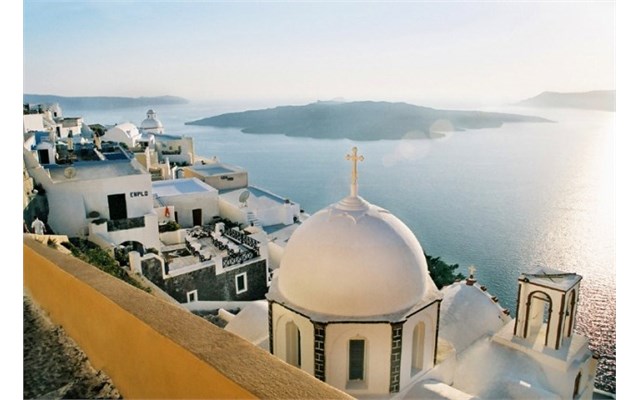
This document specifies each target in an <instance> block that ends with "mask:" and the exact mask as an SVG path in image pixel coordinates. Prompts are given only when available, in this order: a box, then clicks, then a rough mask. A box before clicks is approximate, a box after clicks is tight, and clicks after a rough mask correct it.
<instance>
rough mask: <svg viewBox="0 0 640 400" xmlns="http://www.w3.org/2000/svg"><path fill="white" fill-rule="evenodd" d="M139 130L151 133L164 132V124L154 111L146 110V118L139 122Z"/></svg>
mask: <svg viewBox="0 0 640 400" xmlns="http://www.w3.org/2000/svg"><path fill="white" fill-rule="evenodd" d="M140 131H142V132H143V133H152V134H154V135H156V134H163V133H164V126H163V125H162V122H161V121H160V120H159V119H158V116H157V115H156V112H155V111H153V110H149V111H147V118H145V119H144V120H143V121H142V122H141V123H140Z"/></svg>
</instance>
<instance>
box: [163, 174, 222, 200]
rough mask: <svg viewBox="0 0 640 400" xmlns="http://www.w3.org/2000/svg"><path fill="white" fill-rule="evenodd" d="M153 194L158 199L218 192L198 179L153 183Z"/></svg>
mask: <svg viewBox="0 0 640 400" xmlns="http://www.w3.org/2000/svg"><path fill="white" fill-rule="evenodd" d="M151 192H152V193H153V194H155V195H157V196H158V197H168V196H180V195H184V194H191V193H207V192H214V193H217V192H218V191H217V190H216V189H214V188H212V187H211V186H209V185H207V184H206V183H204V182H202V181H201V180H200V179H197V178H182V179H170V180H166V181H154V182H151Z"/></svg>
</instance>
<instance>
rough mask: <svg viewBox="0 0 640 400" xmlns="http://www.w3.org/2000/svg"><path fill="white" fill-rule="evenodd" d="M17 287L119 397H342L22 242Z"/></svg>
mask: <svg viewBox="0 0 640 400" xmlns="http://www.w3.org/2000/svg"><path fill="white" fill-rule="evenodd" d="M23 269H24V286H25V288H26V289H27V290H28V292H29V293H30V295H31V296H32V298H33V300H34V301H35V302H36V303H37V304H39V305H40V307H42V308H43V309H44V310H45V311H46V312H47V313H48V315H49V317H50V318H51V320H52V321H53V322H54V323H56V324H59V325H61V326H62V327H63V328H64V329H65V331H66V332H67V333H68V334H69V336H70V337H72V338H73V339H74V340H75V341H76V342H77V343H78V345H79V346H80V347H81V348H82V349H83V351H84V352H85V353H86V354H87V356H88V357H89V359H90V361H91V363H92V365H94V366H95V368H96V369H99V370H103V371H105V373H107V374H108V375H109V376H110V377H111V378H112V380H113V382H114V383H115V385H116V386H117V388H118V390H119V391H120V393H122V395H123V396H124V397H125V398H165V399H169V398H184V399H186V398H306V399H310V398H322V399H328V398H349V396H348V395H346V394H345V393H343V392H341V391H339V390H336V389H334V388H332V387H330V386H329V385H326V384H324V383H322V382H320V381H318V380H316V379H315V378H313V377H312V376H310V375H309V374H306V373H304V372H302V371H300V370H299V369H297V368H294V367H291V366H289V365H287V364H285V363H284V362H282V361H280V360H278V359H277V358H275V357H274V356H272V355H270V354H269V353H267V352H265V351H263V350H261V349H259V348H257V347H255V346H253V345H251V344H250V343H248V342H246V341H244V340H243V339H241V338H239V337H237V336H235V335H233V334H231V333H229V332H226V331H224V330H222V329H219V328H217V327H216V326H214V325H212V324H211V323H209V322H207V321H205V320H204V319H202V318H200V317H198V316H196V315H193V314H191V313H189V312H188V311H186V310H184V309H182V308H181V307H179V306H176V305H173V304H170V303H168V302H165V301H163V300H160V299H158V298H156V297H153V296H152V295H150V294H148V293H145V292H144V291H141V290H139V289H136V288H134V287H132V286H129V285H127V284H126V283H124V282H121V281H119V280H118V279H116V278H113V277H111V276H109V275H107V274H105V273H103V272H102V271H100V270H98V269H97V268H94V267H92V266H90V265H88V264H86V263H84V262H83V261H81V260H78V259H76V258H74V257H71V256H69V255H66V254H62V253H61V252H58V251H56V250H54V249H51V248H48V247H47V246H45V245H42V244H40V243H37V242H35V241H34V240H32V239H28V238H25V239H24V240H23Z"/></svg>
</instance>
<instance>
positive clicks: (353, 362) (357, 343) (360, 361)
mask: <svg viewBox="0 0 640 400" xmlns="http://www.w3.org/2000/svg"><path fill="white" fill-rule="evenodd" d="M364 350H365V341H364V339H351V340H349V380H350V381H362V380H364Z"/></svg>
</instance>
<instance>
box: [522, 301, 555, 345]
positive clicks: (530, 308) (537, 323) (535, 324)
mask: <svg viewBox="0 0 640 400" xmlns="http://www.w3.org/2000/svg"><path fill="white" fill-rule="evenodd" d="M526 306H527V310H526V318H525V325H524V326H525V336H524V337H525V338H527V337H528V338H531V339H532V340H536V339H537V337H538V335H539V334H540V335H542V333H544V344H545V346H546V345H548V340H549V329H550V324H549V323H548V322H549V318H550V316H551V313H552V302H551V297H550V296H549V295H548V294H547V293H544V292H541V291H535V292H532V293H530V294H529V297H528V301H527V304H526ZM545 325H546V326H545Z"/></svg>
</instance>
